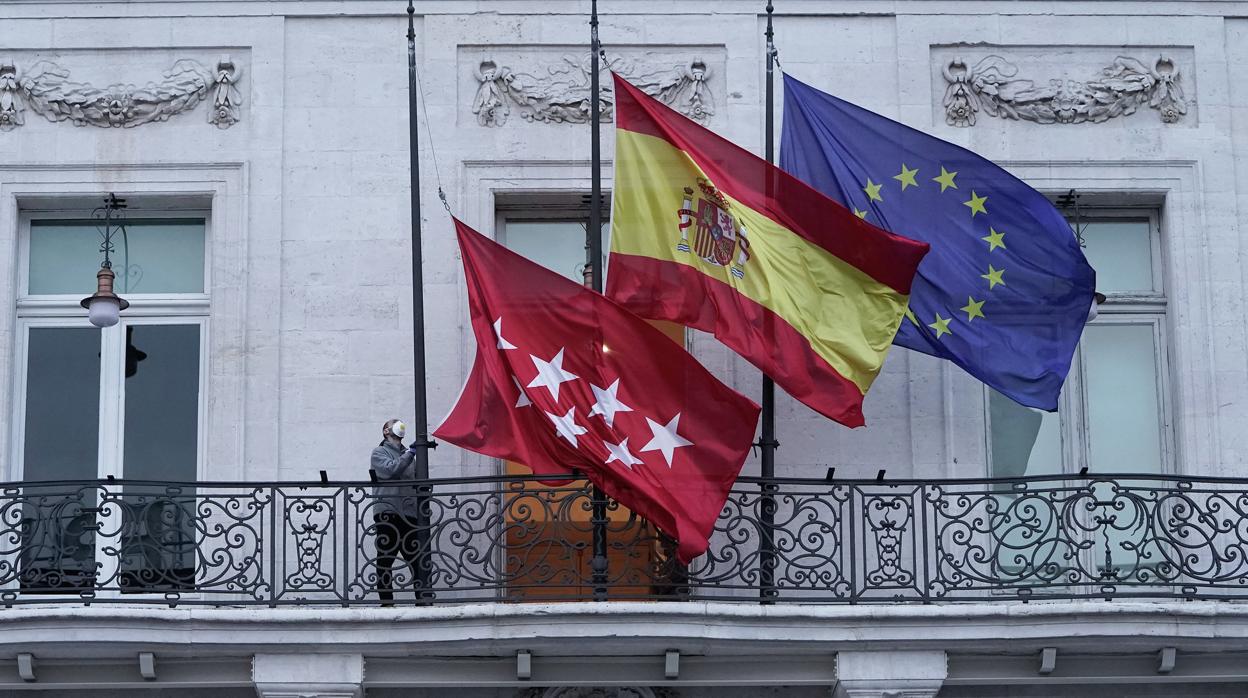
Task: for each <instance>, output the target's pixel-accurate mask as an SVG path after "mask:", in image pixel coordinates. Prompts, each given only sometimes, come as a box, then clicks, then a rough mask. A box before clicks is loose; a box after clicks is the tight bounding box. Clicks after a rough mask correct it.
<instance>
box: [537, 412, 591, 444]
mask: <svg viewBox="0 0 1248 698" xmlns="http://www.w3.org/2000/svg"><path fill="white" fill-rule="evenodd" d="M543 412H545V410H543ZM546 416H547V417H550V421H552V422H554V423H555V431H557V432H559V436H562V437H563V438H565V439H567V441H568V443H570V444H572V448H576V437H578V436H580V435H581V434H584V433H585V432H586V431H587V430H586V429H585V427H583V426H581V425H580V424H577V423H576V408H575V407H569V408H568V412H567V414H565V415H563V416H562V417H561V416H559V415H557V414H551V413H549V412H546Z"/></svg>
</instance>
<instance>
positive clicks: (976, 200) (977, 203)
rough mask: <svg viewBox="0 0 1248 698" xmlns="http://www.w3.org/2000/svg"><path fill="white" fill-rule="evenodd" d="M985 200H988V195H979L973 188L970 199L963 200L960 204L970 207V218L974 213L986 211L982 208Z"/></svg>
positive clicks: (986, 211)
mask: <svg viewBox="0 0 1248 698" xmlns="http://www.w3.org/2000/svg"><path fill="white" fill-rule="evenodd" d="M987 200H988V197H986V196H980V195H979V194H976V193H975V190H974V189H972V190H971V200H970V201H963V202H962V205H963V206H968V207H970V209H971V218H974V217H975V214H976V213H988V210H987V209H985V208H984V202H985V201H987Z"/></svg>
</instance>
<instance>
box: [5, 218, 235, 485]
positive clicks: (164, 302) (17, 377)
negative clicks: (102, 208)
mask: <svg viewBox="0 0 1248 698" xmlns="http://www.w3.org/2000/svg"><path fill="white" fill-rule="evenodd" d="M136 198H138V197H136ZM139 203H140V204H141V205H142V206H143V207H142V208H135V209H128V210H127V211H126V220H145V219H169V218H181V219H201V218H202V219H203V222H204V261H203V263H204V292H203V293H134V294H126V295H125V296H124V297H125V298H126V300H128V301H130V302H131V306H130V307H129V308H128V309H126V310H125V311H124V313H123V315H122V317H121V321H120V322H118V323H117V324H116V325H114V326H112V327H106V328H103V329H101V330H100V391H99V400H100V425H99V443H98V445H97V452H96V453H97V463H96V469H95V470H96V476H97V477H98V478H105V477H108V476H109V475H112V476H114V477H118V478H121V477H123V473H122V468H123V464H124V443H123V442H124V438H125V437H124V433H123V432H124V425H125V422H124V420H125V414H124V412H125V377H124V374H125V356H124V351H122V350H121V349H120V348H121V347H124V346H125V328H126V327H127V326H129V325H131V324H138V325H162V324H164V325H197V326H198V327H199V366H198V370H199V381H198V389H199V395H198V414H197V434H196V444H195V447H196V448H195V450H196V463H195V477H196V479H197V480H201V481H202V480H203V479H205V477H206V472H205V471H206V469H207V462H206V461H207V459H206V457H205V452H206V444H207V428H208V404H209V403H208V379H209V375H208V373H209V357H208V354H209V348H210V347H211V342H210V339H211V338H210V334H211V323H210V322H209V317H210V315H211V290H212V276H211V269H212V254H211V253H212V240H213V225H212V222H213V220H212V209H211V206H208V205H194V206H180V205H173V204H162V203H161V201H160V199H159V198H156V199H152V200H142V199H140V201H139ZM90 213H91V209H88V208H85V207H83V206H58V207H49V208H31V209H22V210H20V211H19V215H18V231H17V233H18V234H17V241H16V242H17V256H16V263H17V274H16V282H17V286H16V288H15V290H16V293H15V294H14V296H15V302H14V310H15V312H14V317H15V322H14V325H13V327H14V345H13V347H14V352H13V375H12V383H11V386H12V392H11V394H12V400H11V404H10V406H9V414H10V415H12V420H11V424H12V426H11V427H10V434H9V436H10V439H9V463H10V467H9V476H10V477H11V478H12V479H15V480H21V479H22V478H23V477H24V475H25V470H26V462H25V457H24V454H25V445H26V413H25V410H26V391H27V387H28V386H27V363H28V360H29V344H30V328H31V327H90V326H91V325H90V324H89V323H88V322H87V317H86V311H85V310H83V308H82V306H81V305H80V301H81V300H82V298H83V297H85V296H79V295H77V294H72V295H71V294H36V295H31V294H29V293H27V290H28V289H29V288H30V279H29V274H30V236H31V222H32V221H36V220H89V218H90ZM102 259H103V257H102V256H101V260H102ZM114 374H115V375H114Z"/></svg>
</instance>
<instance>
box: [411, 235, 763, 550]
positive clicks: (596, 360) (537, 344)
mask: <svg viewBox="0 0 1248 698" xmlns="http://www.w3.org/2000/svg"><path fill="white" fill-rule="evenodd" d="M455 228H456V231H457V232H458V235H459V247H460V250H461V252H462V254H463V260H464V276H465V278H466V280H467V283H468V305H469V310H470V314H471V317H472V329H473V332H474V334H476V338H477V356H476V361H475V363H474V365H473V368H472V373H471V374H470V375H469V376H468V381H467V383H466V384H465V386H464V390H463V392H462V394H461V395H460V397H459V401H458V403H457V404H456V405H455V407H454V409H452V411H451V414H450V415H449V416H448V417H447V418H446V421H445V422H443V423H442V425H441V426H440V427H438V428H437V430H436V431H434V436H436V437H438V438H440V439H442V440H444V441H447V442H450V443H453V444H456V445H457V446H462V447H463V448H466V449H469V450H472V451H476V452H478V453H483V454H485V455H488V456H494V457H496V458H505V459H508V460H513V461H517V462H520V463H524V464H525V465H528V466H529V467H530V468H532V469H533V471H534V472H535V473H538V474H556V473H558V474H562V475H566V474H567V473H568V471H569V470H570V469H571V468H576V469H578V470H581V471H582V472H584V473H585V475H586V477H588V478H589V480H590V481H591V482H593V483H594V484H595V485H597V486H599V487H600V488H602V490H603V491H605V492H606V493H607V494H609V495H611V496H612V497H614V498H615V499H617V500H619V501H620V503H621V504H623V505H625V506H627V507H628V508H630V509H632V510H633V511H635V512H637V513H638V514H640V515H642V516H644V517H646V518H647V519H649V520H650V521H651V522H652V523H654V524H655V525H657V526H658V527H659V528H660V529H662V530H663V531H664V532H665V533H667V534H668V535H670V536H672V537H673V538H675V539H676V540H677V541H678V547H677V557H679V558H680V560H681V561H682V562H684V563H688V562H689V561H691V560H692V559H693V558H695V557H697V556H698V555H701V554H702V553H703V552H705V551H706V547H707V539H708V538H709V536H710V533H711V530H712V528H713V526H714V524H715V519H716V518H717V517H718V516H719V512H720V509H721V508H722V507H723V505H724V502H725V500H727V498H728V491H729V489H730V488H731V487H732V483H733V482H734V481H735V480H736V478H737V475H738V474H739V473H740V471H741V465H742V464H743V463H744V462H745V457H746V454H747V453H748V452H749V449H750V444H751V442H753V440H754V427H755V425H756V424H757V422H758V413H759V408H758V405H756V404H754V403H753V402H751V401H750V400H749V399H748V398H746V397H744V396H742V395H741V394H740V393H737V392H736V391H734V390H732V389H731V388H729V387H727V386H725V385H724V384H723V383H720V382H719V381H718V380H716V378H715V377H714V376H712V375H711V374H710V373H709V372H708V371H707V370H706V369H705V368H703V367H702V365H701V364H699V363H698V362H697V361H696V360H695V359H694V358H693V357H692V356H690V355H689V353H688V352H686V351H685V350H684V349H683V348H682V347H680V346H679V345H677V344H676V343H675V342H673V341H672V340H671V339H668V338H667V336H665V335H664V334H663V333H662V332H660V331H659V330H657V329H655V328H654V327H651V326H650V325H649V324H648V323H647V322H646V321H645V320H642V319H641V318H639V317H637V316H636V315H633V314H632V313H630V312H628V311H627V310H624V309H623V308H621V307H620V306H618V305H616V304H615V303H614V302H612V301H610V300H608V299H607V298H605V297H604V296H602V295H601V294H598V293H595V292H594V291H591V290H589V289H587V288H584V287H583V286H579V285H577V284H576V283H574V282H572V281H569V280H567V279H565V278H563V277H562V276H559V275H558V274H555V273H554V272H551V271H548V270H546V269H543V268H542V267H540V266H538V265H536V264H534V263H533V262H530V261H528V260H526V259H524V258H523V257H521V256H519V255H517V254H515V253H514V252H511V251H510V250H508V249H506V248H505V247H503V246H502V245H499V244H498V243H496V242H493V241H492V240H489V239H487V238H486V237H485V236H483V235H481V234H480V233H478V232H476V231H474V230H472V229H471V228H469V227H468V226H466V225H464V224H463V223H461V222H460V221H458V220H457V221H455Z"/></svg>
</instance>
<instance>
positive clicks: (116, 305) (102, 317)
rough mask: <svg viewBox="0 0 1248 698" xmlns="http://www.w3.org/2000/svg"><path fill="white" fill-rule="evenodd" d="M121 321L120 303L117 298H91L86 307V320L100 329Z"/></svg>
mask: <svg viewBox="0 0 1248 698" xmlns="http://www.w3.org/2000/svg"><path fill="white" fill-rule="evenodd" d="M120 319H121V303H120V302H119V299H117V298H107V297H104V298H93V299H91V304H90V305H89V306H88V307H87V320H89V321H90V322H91V324H92V325H95V326H96V327H99V328H101V329H103V328H105V327H112V326H113V325H116V324H117V322H118V320H120Z"/></svg>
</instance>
